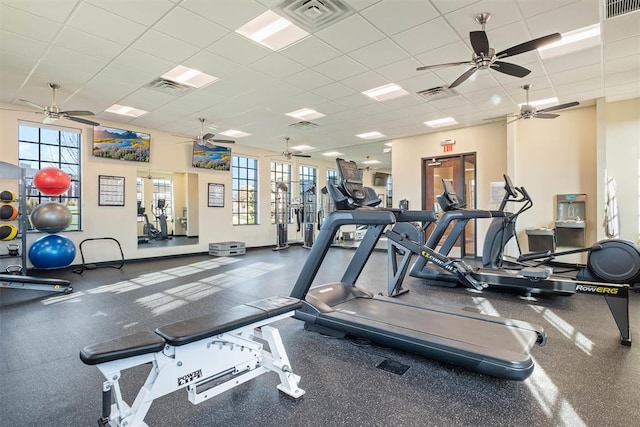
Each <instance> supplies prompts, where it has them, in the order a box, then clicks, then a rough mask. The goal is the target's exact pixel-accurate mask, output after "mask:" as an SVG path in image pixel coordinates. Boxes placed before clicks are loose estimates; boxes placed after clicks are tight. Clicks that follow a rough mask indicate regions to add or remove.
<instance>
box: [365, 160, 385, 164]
mask: <svg viewBox="0 0 640 427" xmlns="http://www.w3.org/2000/svg"><path fill="white" fill-rule="evenodd" d="M361 163H364V164H365V165H377V164H378V163H382V162H381V161H380V160H365V161H363V162H361Z"/></svg>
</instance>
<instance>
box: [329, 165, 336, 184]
mask: <svg viewBox="0 0 640 427" xmlns="http://www.w3.org/2000/svg"><path fill="white" fill-rule="evenodd" d="M329 184H334V185H335V184H338V171H337V170H335V169H327V185H329Z"/></svg>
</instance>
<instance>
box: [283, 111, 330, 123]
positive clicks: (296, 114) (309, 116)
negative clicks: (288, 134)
mask: <svg viewBox="0 0 640 427" xmlns="http://www.w3.org/2000/svg"><path fill="white" fill-rule="evenodd" d="M286 115H287V116H289V117H293V118H296V119H299V120H313V119H317V118H320V117H324V114H322V113H318V112H317V111H316V110H312V109H311V108H303V109H301V110H297V111H292V112H290V113H286Z"/></svg>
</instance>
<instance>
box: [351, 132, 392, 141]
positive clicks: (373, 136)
mask: <svg viewBox="0 0 640 427" xmlns="http://www.w3.org/2000/svg"><path fill="white" fill-rule="evenodd" d="M356 136H357V137H358V138H362V139H376V138H382V137H385V136H387V135H383V134H381V133H380V132H366V133H361V134H359V135H356Z"/></svg>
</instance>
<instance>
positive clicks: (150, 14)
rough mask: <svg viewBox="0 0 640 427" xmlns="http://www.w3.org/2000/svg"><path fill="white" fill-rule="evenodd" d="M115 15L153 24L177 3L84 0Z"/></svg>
mask: <svg viewBox="0 0 640 427" xmlns="http://www.w3.org/2000/svg"><path fill="white" fill-rule="evenodd" d="M84 1H85V2H87V3H92V4H93V5H94V6H97V7H99V8H101V9H104V10H107V11H109V12H111V13H113V14H115V15H120V16H122V17H125V18H127V19H129V20H131V21H134V22H138V23H140V24H142V25H151V24H153V23H154V22H156V21H157V20H158V19H160V18H161V17H162V16H163V15H164V14H165V13H167V11H169V10H170V9H171V8H172V7H175V5H174V4H173V3H171V2H169V1H168V0H135V1H104V0H84Z"/></svg>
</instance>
